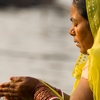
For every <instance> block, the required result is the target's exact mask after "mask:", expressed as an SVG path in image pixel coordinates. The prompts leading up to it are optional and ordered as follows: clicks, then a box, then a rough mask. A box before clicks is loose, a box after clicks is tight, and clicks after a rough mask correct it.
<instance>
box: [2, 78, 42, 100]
mask: <svg viewBox="0 0 100 100" xmlns="http://www.w3.org/2000/svg"><path fill="white" fill-rule="evenodd" d="M10 80H11V81H10V82H6V83H3V84H1V85H0V97H2V96H5V97H6V99H8V100H33V95H34V94H33V93H32V92H33V90H34V89H35V88H36V87H37V86H41V85H42V83H41V82H40V81H39V80H38V79H36V78H32V77H11V78H10Z"/></svg>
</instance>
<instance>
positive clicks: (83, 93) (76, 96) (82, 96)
mask: <svg viewBox="0 0 100 100" xmlns="http://www.w3.org/2000/svg"><path fill="white" fill-rule="evenodd" d="M70 100H93V93H92V91H91V90H90V87H89V83H88V79H85V78H81V79H80V82H79V84H78V86H77V88H76V89H75V91H74V92H73V93H72V95H71V97H70Z"/></svg>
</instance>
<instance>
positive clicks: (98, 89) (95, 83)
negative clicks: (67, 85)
mask: <svg viewBox="0 0 100 100" xmlns="http://www.w3.org/2000/svg"><path fill="white" fill-rule="evenodd" d="M99 6H100V0H86V8H87V14H88V20H89V24H90V28H91V31H92V35H93V37H94V44H93V46H92V48H90V49H89V50H88V54H89V56H88V55H86V56H87V57H88V59H86V60H85V61H83V60H82V59H83V58H82V57H83V56H84V54H81V56H79V59H78V60H77V62H76V65H75V68H74V71H73V73H72V75H73V76H74V77H75V78H76V82H75V85H74V89H75V88H76V87H77V85H78V81H79V80H80V77H81V74H82V69H83V67H84V64H85V63H86V61H87V60H88V61H89V64H88V80H89V85H90V89H91V90H92V92H93V99H94V100H100V8H99ZM80 59H81V63H79V62H80Z"/></svg>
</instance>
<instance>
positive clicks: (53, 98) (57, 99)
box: [48, 97, 60, 100]
mask: <svg viewBox="0 0 100 100" xmlns="http://www.w3.org/2000/svg"><path fill="white" fill-rule="evenodd" d="M55 99H56V100H60V98H59V97H50V98H48V100H55Z"/></svg>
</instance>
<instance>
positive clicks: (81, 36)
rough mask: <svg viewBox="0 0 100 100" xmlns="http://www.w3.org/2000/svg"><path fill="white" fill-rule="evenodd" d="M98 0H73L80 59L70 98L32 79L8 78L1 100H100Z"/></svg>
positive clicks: (0, 92) (74, 32)
mask: <svg viewBox="0 0 100 100" xmlns="http://www.w3.org/2000/svg"><path fill="white" fill-rule="evenodd" d="M99 4H100V1H99V0H73V2H72V4H71V9H70V19H71V21H72V27H71V29H70V31H69V33H70V34H71V35H72V36H73V38H74V42H75V43H76V46H78V47H79V49H80V52H81V54H80V56H79V58H78V60H77V62H76V65H75V68H74V70H73V76H74V77H75V78H76V82H75V84H74V88H73V91H72V94H71V95H67V94H66V93H62V92H61V90H59V89H56V88H54V87H52V86H50V85H49V84H47V83H45V82H43V81H41V80H39V79H36V78H32V77H11V78H10V82H6V83H3V84H1V85H0V97H2V96H5V98H6V99H8V100H24V99H27V100H33V99H34V100H100V95H99V92H100V87H99V84H100V81H99V76H100V68H99V59H100V53H99V52H100V49H99V48H100V47H99V46H100V39H99V38H100V36H99V35H100V30H99V22H100V21H99V20H100V18H99V14H100V10H99V7H98V6H99Z"/></svg>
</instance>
